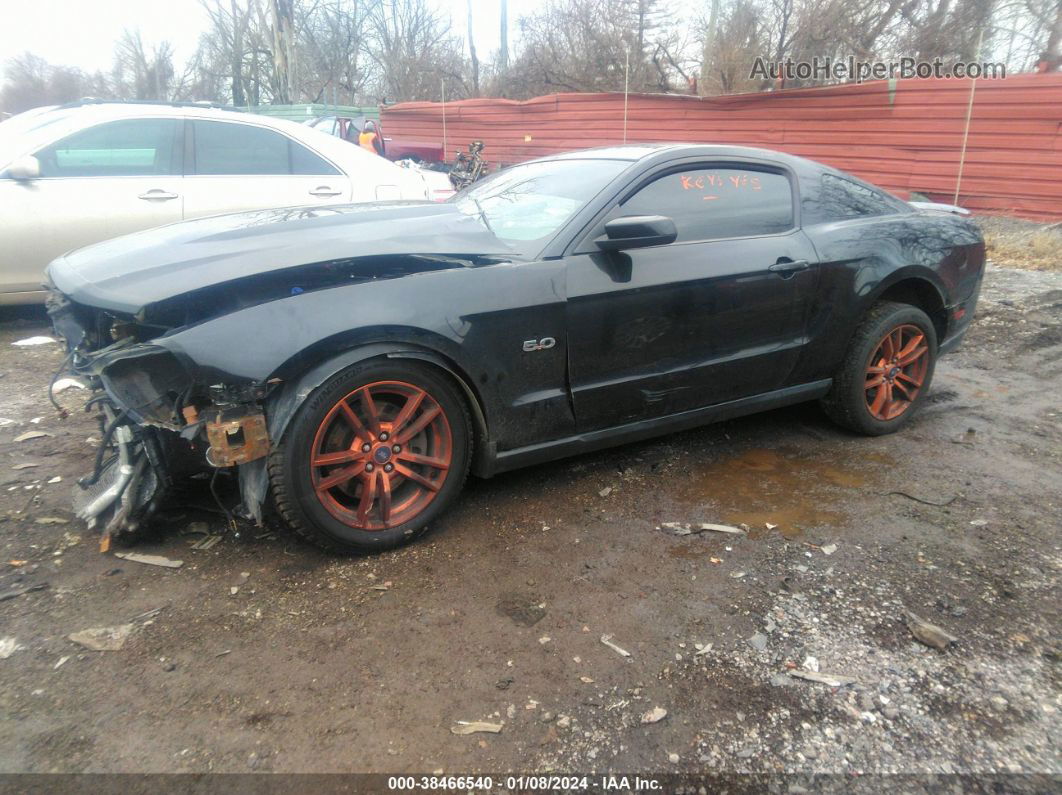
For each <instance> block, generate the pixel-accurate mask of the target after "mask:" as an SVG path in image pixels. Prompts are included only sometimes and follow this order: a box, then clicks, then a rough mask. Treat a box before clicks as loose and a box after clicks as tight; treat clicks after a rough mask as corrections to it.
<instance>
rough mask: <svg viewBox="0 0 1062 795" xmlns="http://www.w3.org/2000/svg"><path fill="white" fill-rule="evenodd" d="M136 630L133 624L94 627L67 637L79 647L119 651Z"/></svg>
mask: <svg viewBox="0 0 1062 795" xmlns="http://www.w3.org/2000/svg"><path fill="white" fill-rule="evenodd" d="M133 629H135V627H134V625H133V624H119V625H118V626H116V627H94V628H93V629H83V630H81V631H80V632H73V633H71V634H69V635H67V638H69V639H70V640H72V641H73V642H74V643H76V644H78V645H79V646H84V647H85V648H86V649H91V650H92V651H118V650H119V649H120V648H122V646H124V645H125V642H126V640H128V638H129V636H130V635H131V634H132V632H133Z"/></svg>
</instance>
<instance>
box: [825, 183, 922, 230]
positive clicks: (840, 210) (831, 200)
mask: <svg viewBox="0 0 1062 795" xmlns="http://www.w3.org/2000/svg"><path fill="white" fill-rule="evenodd" d="M819 205H820V214H821V216H822V218H821V220H823V221H843V220H846V219H849V218H870V217H873V216H877V215H895V214H896V213H899V212H904V208H905V205H904V204H903V202H901V201H900V200H899V199H895V198H893V197H892V196H889V195H888V194H887V193H885V192H883V191H880V190H877V189H876V188H871V187H869V186H866V185H860V184H859V183H858V182H853V181H852V180H848V179H844V178H843V177H838V176H835V175H833V174H823V175H822V182H821V187H820V193H819Z"/></svg>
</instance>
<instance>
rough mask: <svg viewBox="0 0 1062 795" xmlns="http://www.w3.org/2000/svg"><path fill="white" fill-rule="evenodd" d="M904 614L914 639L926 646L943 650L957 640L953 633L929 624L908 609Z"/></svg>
mask: <svg viewBox="0 0 1062 795" xmlns="http://www.w3.org/2000/svg"><path fill="white" fill-rule="evenodd" d="M906 616H907V628H908V629H909V630H911V634H912V635H914V637H915V640H917V641H919V642H921V643H924V644H925V645H926V646H931V647H933V648H934V649H939V650H940V651H944V650H945V649H946V648H948V646H950V645H951V644H952V643H958V642H959V639H958V638H957V637H955V636H954V635H950V634H948V633H947V632H945V631H944V630H943V629H941V628H940V627H938V626H937V625H936V624H930V623H929V622H928V621H926V620H925V619H924V618H919V617H918V616H916V615H915V614H914V613H912V612H911V611H910V610H907V611H906Z"/></svg>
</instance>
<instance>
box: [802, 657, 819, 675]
mask: <svg viewBox="0 0 1062 795" xmlns="http://www.w3.org/2000/svg"><path fill="white" fill-rule="evenodd" d="M804 670H805V671H814V672H815V673H818V672H819V661H818V658H816V657H812V656H811V655H810V654H809V655H808V656H807V657H805V658H804Z"/></svg>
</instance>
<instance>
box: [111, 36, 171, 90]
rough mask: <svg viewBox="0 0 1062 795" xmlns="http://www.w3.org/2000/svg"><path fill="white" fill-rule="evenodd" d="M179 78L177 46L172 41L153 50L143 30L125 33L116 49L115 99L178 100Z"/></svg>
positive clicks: (162, 43)
mask: <svg viewBox="0 0 1062 795" xmlns="http://www.w3.org/2000/svg"><path fill="white" fill-rule="evenodd" d="M175 78H176V71H175V69H174V66H173V46H172V45H171V44H170V43H169V42H168V41H164V42H161V43H160V44H158V45H156V46H154V47H152V48H151V49H150V51H149V49H148V48H147V47H146V46H145V45H144V41H143V39H142V38H141V35H140V31H129V30H127V31H125V32H124V33H122V36H121V38H120V39H118V42H117V44H115V48H114V68H113V69H112V70H111V86H110V92H109V94H110V95H111V96H113V97H114V98H115V99H158V100H171V99H176V98H177V97H176V96H175V94H176V92H175V88H176V85H175Z"/></svg>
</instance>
